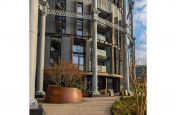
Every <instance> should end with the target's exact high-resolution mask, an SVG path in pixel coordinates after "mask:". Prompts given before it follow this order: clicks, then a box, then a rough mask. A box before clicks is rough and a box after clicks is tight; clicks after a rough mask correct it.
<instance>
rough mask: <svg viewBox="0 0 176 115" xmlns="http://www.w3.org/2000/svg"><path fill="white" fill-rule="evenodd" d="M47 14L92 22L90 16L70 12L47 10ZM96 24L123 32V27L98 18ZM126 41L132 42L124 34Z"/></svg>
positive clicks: (129, 36) (128, 35)
mask: <svg viewBox="0 0 176 115" xmlns="http://www.w3.org/2000/svg"><path fill="white" fill-rule="evenodd" d="M47 14H48V15H57V16H67V17H71V18H81V19H85V20H92V18H93V17H92V15H90V14H80V13H76V12H70V11H62V10H51V9H47ZM98 23H101V24H104V25H106V26H109V27H111V28H114V29H116V30H119V31H121V32H125V31H124V30H123V27H121V26H119V25H117V24H114V23H112V22H110V21H108V20H105V19H103V18H100V17H98ZM125 33H126V35H127V37H128V39H129V40H130V41H131V42H132V41H133V40H132V39H131V35H130V34H129V33H127V32H125Z"/></svg>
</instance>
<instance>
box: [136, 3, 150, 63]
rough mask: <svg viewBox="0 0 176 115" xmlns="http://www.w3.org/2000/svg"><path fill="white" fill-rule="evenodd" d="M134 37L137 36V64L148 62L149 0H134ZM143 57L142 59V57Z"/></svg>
mask: <svg viewBox="0 0 176 115" xmlns="http://www.w3.org/2000/svg"><path fill="white" fill-rule="evenodd" d="M134 1H135V4H134V10H133V16H134V17H133V18H134V37H135V38H136V42H135V43H136V61H137V64H140V63H146V57H147V27H146V24H147V12H146V8H147V1H146V0H134ZM141 58H142V59H141Z"/></svg>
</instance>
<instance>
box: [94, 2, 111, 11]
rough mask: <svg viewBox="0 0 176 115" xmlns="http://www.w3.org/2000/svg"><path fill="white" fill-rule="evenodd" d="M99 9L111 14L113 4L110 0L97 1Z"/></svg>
mask: <svg viewBox="0 0 176 115" xmlns="http://www.w3.org/2000/svg"><path fill="white" fill-rule="evenodd" d="M97 3H98V6H97V7H98V8H99V9H102V10H105V11H106V12H108V13H110V12H111V2H110V1H109V0H97Z"/></svg>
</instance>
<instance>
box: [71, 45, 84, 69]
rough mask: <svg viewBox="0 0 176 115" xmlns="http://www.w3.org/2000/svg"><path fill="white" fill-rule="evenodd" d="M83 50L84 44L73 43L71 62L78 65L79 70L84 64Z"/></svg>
mask: <svg viewBox="0 0 176 115" xmlns="http://www.w3.org/2000/svg"><path fill="white" fill-rule="evenodd" d="M84 59H85V51H84V46H83V45H79V44H75V45H73V63H74V64H77V65H78V66H79V70H84V65H85V60H84Z"/></svg>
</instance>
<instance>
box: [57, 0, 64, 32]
mask: <svg viewBox="0 0 176 115" xmlns="http://www.w3.org/2000/svg"><path fill="white" fill-rule="evenodd" d="M65 6H66V4H65V0H56V6H55V9H56V10H63V11H65V10H66V7H65ZM55 22H56V33H59V34H62V33H66V31H65V30H66V17H65V16H55Z"/></svg>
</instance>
